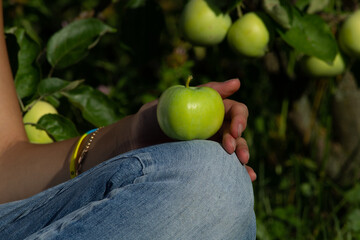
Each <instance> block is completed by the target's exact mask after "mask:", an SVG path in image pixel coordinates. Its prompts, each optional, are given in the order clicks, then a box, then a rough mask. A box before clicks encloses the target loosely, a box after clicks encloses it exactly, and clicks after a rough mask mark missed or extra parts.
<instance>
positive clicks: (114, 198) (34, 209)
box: [0, 140, 256, 240]
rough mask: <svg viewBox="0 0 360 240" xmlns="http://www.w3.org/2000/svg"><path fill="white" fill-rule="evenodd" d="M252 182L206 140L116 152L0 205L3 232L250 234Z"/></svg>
mask: <svg viewBox="0 0 360 240" xmlns="http://www.w3.org/2000/svg"><path fill="white" fill-rule="evenodd" d="M253 207H254V198H253V190H252V183H251V180H250V177H249V176H248V173H247V171H246V169H245V167H244V166H243V165H241V164H240V162H239V160H238V159H237V157H236V155H234V154H232V155H229V154H227V153H226V152H225V151H224V150H223V148H222V147H221V145H220V144H218V143H216V142H212V141H206V140H195V141H184V142H175V143H166V144H161V145H155V146H151V147H147V148H143V149H138V150H134V151H131V152H128V153H125V154H121V155H119V156H117V157H114V158H112V159H110V160H108V161H106V162H103V163H101V164H99V165H98V166H96V167H94V168H92V169H90V170H89V171H86V172H84V173H83V174H81V175H80V176H78V177H76V178H74V179H72V180H70V181H67V182H65V183H63V184H60V185H58V186H55V187H53V188H50V189H48V190H46V191H44V192H41V193H39V194H37V195H35V196H33V197H30V198H28V199H25V200H20V201H15V202H11V203H6V204H2V205H0V239H7V240H11V239H17V240H18V239H46V240H49V239H72V240H73V239H125V240H131V239H146V240H149V239H156V240H162V239H171V240H178V239H196V240H201V239H206V240H211V239H216V240H218V239H240V240H246V239H255V233H256V221H255V214H254V209H253Z"/></svg>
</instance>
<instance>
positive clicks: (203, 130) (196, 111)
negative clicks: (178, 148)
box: [157, 77, 225, 140]
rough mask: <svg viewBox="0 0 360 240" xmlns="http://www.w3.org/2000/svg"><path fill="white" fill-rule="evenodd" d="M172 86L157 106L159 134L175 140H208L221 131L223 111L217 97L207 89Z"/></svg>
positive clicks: (217, 94) (210, 89)
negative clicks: (160, 131) (160, 130)
mask: <svg viewBox="0 0 360 240" xmlns="http://www.w3.org/2000/svg"><path fill="white" fill-rule="evenodd" d="M190 80H191V77H190V78H189V79H188V81H187V83H186V86H182V85H175V86H172V87H170V88H168V89H167V90H165V91H164V92H163V94H162V95H161V96H160V99H159V103H158V106H157V119H158V122H159V125H160V128H161V129H162V131H163V132H164V133H165V134H166V135H167V136H169V137H170V138H173V139H177V140H192V139H208V138H209V137H211V136H213V135H214V134H215V133H216V132H217V131H218V130H219V129H220V127H221V125H222V123H223V121H224V114H225V107H224V103H223V100H222V98H221V96H220V94H219V93H218V92H217V91H216V90H214V89H212V88H210V87H189V82H190Z"/></svg>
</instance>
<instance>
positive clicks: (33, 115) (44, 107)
mask: <svg viewBox="0 0 360 240" xmlns="http://www.w3.org/2000/svg"><path fill="white" fill-rule="evenodd" d="M29 108H30V109H29V110H28V111H27V112H26V114H25V115H24V117H23V122H24V124H25V131H26V134H27V136H28V138H29V141H30V142H31V143H51V142H53V140H52V139H51V138H50V137H49V136H48V135H47V133H46V131H44V130H39V129H37V128H36V127H35V126H32V125H29V124H27V123H32V124H36V123H37V122H38V121H39V119H40V118H41V117H42V116H44V115H45V114H48V113H52V114H57V113H58V112H57V111H56V109H55V108H54V107H53V105H51V104H50V103H47V102H45V101H37V102H36V103H35V104H34V105H32V104H30V107H29Z"/></svg>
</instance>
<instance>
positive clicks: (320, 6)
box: [307, 0, 329, 14]
mask: <svg viewBox="0 0 360 240" xmlns="http://www.w3.org/2000/svg"><path fill="white" fill-rule="evenodd" d="M327 5H329V0H311V1H310V5H309V8H308V9H307V13H309V14H312V13H316V12H319V11H321V10H324V8H326V7H327Z"/></svg>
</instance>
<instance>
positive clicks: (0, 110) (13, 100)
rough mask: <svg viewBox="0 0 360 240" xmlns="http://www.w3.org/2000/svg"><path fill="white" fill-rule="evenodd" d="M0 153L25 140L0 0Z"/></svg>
mask: <svg viewBox="0 0 360 240" xmlns="http://www.w3.org/2000/svg"><path fill="white" fill-rule="evenodd" d="M0 90H1V94H0V122H1V124H0V153H1V152H2V151H4V150H6V149H7V148H8V147H9V146H10V145H11V144H12V143H13V142H15V141H26V139H27V138H26V134H25V130H24V127H23V123H22V116H21V111H20V107H19V104H18V98H17V95H16V91H15V86H14V81H13V76H12V72H11V68H10V64H9V61H8V54H7V50H6V44H5V35H4V27H3V16H2V0H0Z"/></svg>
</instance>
